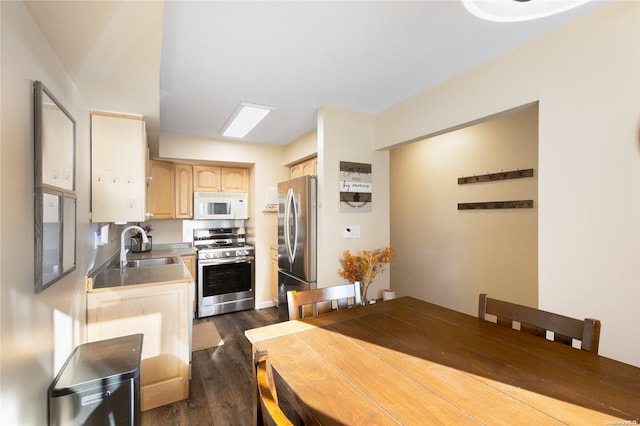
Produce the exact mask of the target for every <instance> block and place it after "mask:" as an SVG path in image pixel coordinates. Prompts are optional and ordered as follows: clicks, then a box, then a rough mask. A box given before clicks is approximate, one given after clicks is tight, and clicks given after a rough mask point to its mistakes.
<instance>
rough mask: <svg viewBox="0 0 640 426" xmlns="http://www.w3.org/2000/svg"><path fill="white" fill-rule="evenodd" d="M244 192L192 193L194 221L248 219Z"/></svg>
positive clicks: (246, 199)
mask: <svg viewBox="0 0 640 426" xmlns="http://www.w3.org/2000/svg"><path fill="white" fill-rule="evenodd" d="M248 203H249V202H248V196H247V194H246V193H245V192H194V193H193V208H194V215H193V218H194V219H207V220H210V219H249V208H248Z"/></svg>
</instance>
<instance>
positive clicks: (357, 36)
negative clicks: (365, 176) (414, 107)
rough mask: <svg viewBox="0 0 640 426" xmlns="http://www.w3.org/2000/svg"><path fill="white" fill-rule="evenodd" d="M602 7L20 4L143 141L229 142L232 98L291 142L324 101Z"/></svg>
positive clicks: (384, 97)
mask: <svg viewBox="0 0 640 426" xmlns="http://www.w3.org/2000/svg"><path fill="white" fill-rule="evenodd" d="M555 1H560V0H555ZM605 3H607V2H606V1H597V2H592V3H589V4H586V5H584V6H580V7H578V8H576V9H574V10H571V11H569V12H565V13H563V14H561V15H557V16H554V17H549V18H543V19H539V20H536V21H530V22H521V23H491V22H486V21H482V20H480V19H478V18H476V17H474V16H473V15H471V14H470V13H468V12H467V11H466V10H465V8H464V7H463V5H462V3H461V2H460V1H458V0H447V1H435V0H432V1H408V2H403V1H378V2H369V1H334V2H332V1H313V2H312V1H299V2H298V1H286V2H275V1H262V2H245V1H166V2H164V4H163V3H161V2H154V1H149V2H136V1H131V2H121V1H105V2H102V1H92V2H59V1H28V2H27V4H28V7H29V11H30V13H31V14H32V16H33V17H34V19H35V21H36V22H37V23H38V25H39V27H40V28H41V30H42V32H43V34H44V35H45V37H46V38H47V40H49V42H50V44H51V45H52V48H53V49H54V51H55V52H56V53H57V54H58V56H59V58H60V60H61V62H62V63H63V65H64V66H65V67H66V69H67V70H68V71H69V73H70V75H71V77H72V78H73V79H74V81H76V83H77V84H78V87H79V88H80V90H81V91H82V92H83V95H84V96H85V97H86V98H87V100H88V102H89V103H90V104H91V107H92V108H98V109H108V110H112V111H121V112H131V113H141V114H144V115H145V116H146V117H147V119H148V127H149V135H150V142H151V143H152V146H153V145H154V144H156V146H157V138H158V132H159V131H160V132H164V133H177V134H186V135H194V136H201V137H207V138H217V139H224V138H223V137H222V136H221V135H220V129H221V128H222V126H223V125H224V123H225V122H226V120H227V119H228V117H229V115H230V114H231V113H232V112H233V110H234V109H235V107H236V106H237V104H238V103H239V102H241V101H246V102H251V103H258V104H264V105H268V106H271V107H274V108H275V110H274V112H272V113H271V114H270V115H269V116H267V118H266V119H265V120H264V121H263V122H262V123H261V124H260V125H259V126H258V127H257V128H256V129H254V130H253V131H252V132H250V133H249V135H247V137H246V138H245V140H247V141H250V142H259V143H272V144H286V143H288V142H290V141H291V140H293V139H295V138H296V137H298V136H301V135H303V134H305V133H307V132H309V131H310V130H312V129H314V128H315V126H316V109H317V107H318V106H320V105H333V106H337V107H344V108H349V109H355V110H359V111H365V112H370V113H377V112H379V111H382V110H384V109H386V108H388V107H390V106H391V105H393V104H395V103H397V102H399V101H402V100H404V99H406V98H409V97H411V96H413V95H416V94H418V93H419V92H422V91H424V90H426V89H428V88H430V87H433V86H434V85H437V84H439V83H442V82H444V81H446V80H448V79H449V78H451V77H453V76H456V75H458V74H461V73H463V72H465V71H467V70H469V69H471V68H473V67H475V66H477V65H479V64H481V63H483V62H486V61H488V60H490V59H491V58H494V57H496V56H499V55H501V54H503V53H505V52H508V51H510V50H512V49H514V48H516V47H518V46H520V45H522V44H524V43H526V42H528V41H530V40H532V39H534V38H537V37H540V36H541V35H543V34H544V33H546V32H549V31H551V30H553V29H555V28H557V27H559V26H562V25H564V24H566V23H567V22H569V21H571V20H573V19H576V18H577V17H579V16H582V15H584V14H586V13H588V12H590V11H592V10H593V9H595V8H596V7H600V6H602V5H603V4H605ZM567 53H568V54H570V52H567ZM45 84H46V82H45ZM152 155H153V148H152Z"/></svg>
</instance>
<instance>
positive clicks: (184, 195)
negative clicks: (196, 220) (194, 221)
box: [173, 164, 193, 219]
mask: <svg viewBox="0 0 640 426" xmlns="http://www.w3.org/2000/svg"><path fill="white" fill-rule="evenodd" d="M173 172H174V179H175V205H176V210H175V213H176V214H175V218H176V219H191V218H192V217H193V167H192V166H191V165H189V164H176V165H174V168H173Z"/></svg>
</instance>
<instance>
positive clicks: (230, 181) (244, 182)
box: [220, 167, 249, 192]
mask: <svg viewBox="0 0 640 426" xmlns="http://www.w3.org/2000/svg"><path fill="white" fill-rule="evenodd" d="M220 179H221V185H222V192H248V187H249V170H247V169H236V168H229V167H222V168H221V169H220Z"/></svg>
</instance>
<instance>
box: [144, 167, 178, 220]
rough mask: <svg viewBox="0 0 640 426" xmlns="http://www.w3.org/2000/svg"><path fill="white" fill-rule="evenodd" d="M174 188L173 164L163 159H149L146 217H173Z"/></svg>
mask: <svg viewBox="0 0 640 426" xmlns="http://www.w3.org/2000/svg"><path fill="white" fill-rule="evenodd" d="M174 190H175V185H174V175H173V164H172V163H167V162H165V161H156V160H151V161H149V179H148V182H147V217H148V218H149V219H154V220H155V219H173V217H174V215H175V207H174V206H175V204H174V202H175V197H174Z"/></svg>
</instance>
